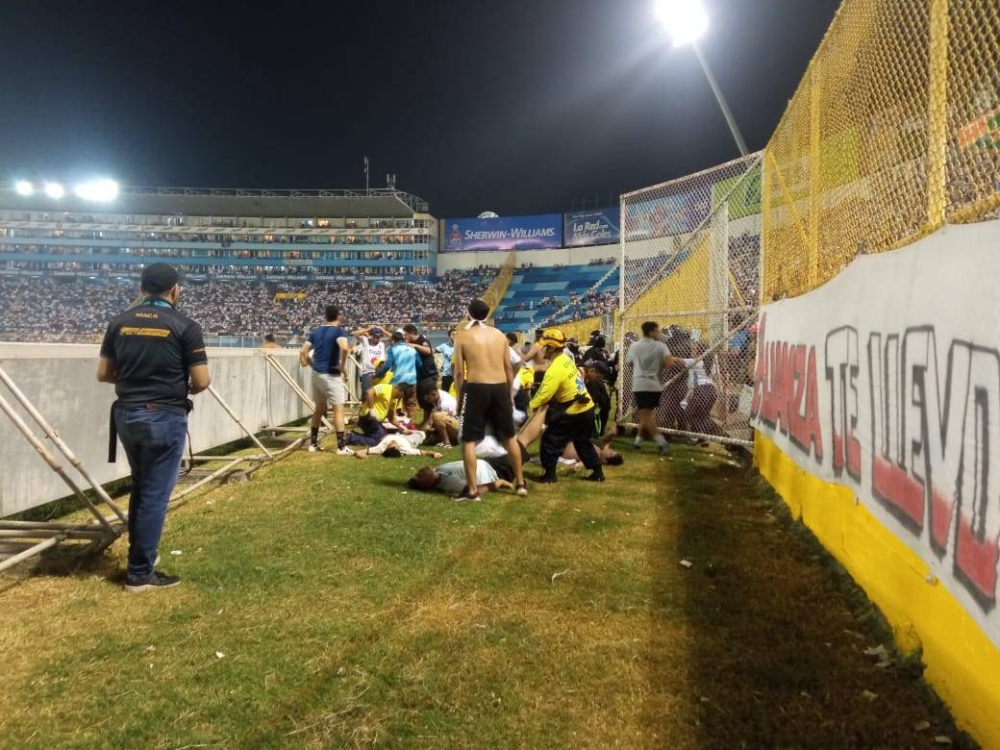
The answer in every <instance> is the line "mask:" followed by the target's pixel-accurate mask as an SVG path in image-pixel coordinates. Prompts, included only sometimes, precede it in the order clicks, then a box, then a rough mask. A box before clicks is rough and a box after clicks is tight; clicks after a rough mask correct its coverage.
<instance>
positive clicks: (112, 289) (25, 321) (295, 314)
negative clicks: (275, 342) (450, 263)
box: [0, 267, 496, 343]
mask: <svg viewBox="0 0 1000 750" xmlns="http://www.w3.org/2000/svg"><path fill="white" fill-rule="evenodd" d="M495 275H496V269H495V268H490V267H482V268H477V269H474V270H472V271H451V272H449V273H447V274H445V275H443V276H441V277H440V278H439V279H438V280H437V281H436V283H433V284H432V283H426V282H424V283H420V282H408V281H385V280H376V281H345V282H330V283H325V282H315V283H299V284H285V283H275V282H251V281H211V282H196V283H192V284H190V285H188V286H186V287H185V289H184V292H183V294H182V297H181V308H182V309H183V310H184V311H185V312H186V313H187V314H188V315H190V316H191V317H192V318H194V319H195V320H197V321H199V322H200V323H201V325H202V328H203V329H204V331H205V333H206V335H207V336H209V337H250V338H252V339H260V338H261V337H263V336H264V335H265V334H267V333H275V334H277V335H278V336H279V337H280V338H283V339H291V338H294V337H296V336H300V335H302V334H303V332H305V331H307V330H308V329H309V328H310V327H311V326H312V325H315V324H316V322H317V321H318V320H319V319H320V316H321V315H322V310H323V307H324V306H325V305H327V304H331V303H333V304H337V305H339V306H340V307H342V308H343V309H344V311H345V319H346V320H347V321H348V323H349V324H358V325H360V324H362V323H380V324H383V325H401V324H402V323H409V322H415V323H418V324H421V325H423V326H424V327H430V326H433V327H441V328H445V327H447V326H448V325H452V324H454V323H456V322H457V321H459V320H461V319H462V316H463V315H464V314H465V306H466V304H468V300H469V299H471V298H472V297H476V296H481V295H482V294H483V293H484V292H485V291H486V289H488V288H489V285H490V283H491V282H492V280H493V277H494V276H495ZM136 296H137V285H136V282H135V281H134V280H131V279H125V280H122V279H114V278H107V279H103V278H96V279H89V278H62V277H57V276H41V275H37V276H9V275H3V274H2V273H0V340H5V341H43V342H63V343H72V342H81V343H84V342H85V343H91V342H93V341H95V340H96V339H97V337H98V336H100V335H101V334H102V333H103V332H104V327H105V326H106V325H107V322H108V320H109V319H110V318H111V317H113V316H114V315H115V314H117V313H118V312H120V311H121V310H124V309H125V308H126V307H128V306H129V304H130V303H131V302H132V301H133V300H134V299H135V298H136Z"/></svg>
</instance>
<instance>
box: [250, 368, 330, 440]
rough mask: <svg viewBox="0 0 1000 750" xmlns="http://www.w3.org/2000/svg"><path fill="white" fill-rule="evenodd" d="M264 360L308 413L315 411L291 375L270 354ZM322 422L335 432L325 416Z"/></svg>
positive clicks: (314, 405)
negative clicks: (289, 388)
mask: <svg viewBox="0 0 1000 750" xmlns="http://www.w3.org/2000/svg"><path fill="white" fill-rule="evenodd" d="M264 359H266V360H267V362H268V364H270V365H271V366H272V367H273V368H274V369H275V371H276V372H277V373H278V374H279V375H280V376H281V378H282V379H283V380H284V381H285V382H286V383H288V385H289V387H291V389H292V390H293V391H295V394H296V395H297V396H298V397H299V399H300V400H301V401H302V403H303V404H305V405H306V406H308V407H309V411H310V412H312V411H314V410H315V409H316V404H314V403H313V400H312V399H311V398H309V396H307V395H306V392H305V391H304V390H302V388H301V387H300V386H299V384H298V383H296V382H295V378H293V377H292V376H291V375H289V374H288V370H286V369H285V368H284V367H282V366H281V363H280V362H279V361H278V360H276V359H275V358H274V357H272V356H271V355H270V354H265V355H264ZM322 422H323V426H324V427H326V428H327V429H328V430H329V431H330V432H335V430H334V429H333V425H332V424H330V420H329V419H327V418H326V416H324V417H323V418H322Z"/></svg>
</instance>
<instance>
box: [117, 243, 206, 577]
mask: <svg viewBox="0 0 1000 750" xmlns="http://www.w3.org/2000/svg"><path fill="white" fill-rule="evenodd" d="M141 289H142V293H143V295H144V296H145V299H143V301H142V302H141V303H140V304H139V305H137V306H136V307H133V308H132V309H130V310H126V311H125V312H123V313H122V314H121V315H119V316H118V317H116V318H115V319H114V320H112V321H111V323H110V325H109V326H108V330H107V332H106V333H105V334H104V343H103V344H101V358H100V360H99V361H98V364H97V379H98V380H99V381H100V382H102V383H114V384H115V393H116V394H117V395H118V400H117V401H115V402H114V404H113V405H112V407H111V413H112V421H111V451H110V453H111V455H110V456H109V459H110V460H111V461H114V450H115V440H116V434H117V437H118V438H120V439H121V442H122V446H123V447H124V448H125V454H126V456H128V464H129V467H130V468H131V470H132V496H131V499H130V500H129V509H128V510H129V512H128V531H129V550H128V575H127V577H126V579H125V589H126V590H127V591H146V590H149V589H154V588H163V587H166V586H174V585H176V584H178V583H180V578H178V577H177V576H169V575H165V574H163V573H161V572H159V571H157V570H154V569H153V565H154V563H155V562H156V559H157V554H156V550H157V547H158V546H159V544H160V535H161V533H162V532H163V521H164V518H165V517H166V514H167V502H168V500H169V499H170V493H171V492H173V489H174V485H175V484H176V483H177V476H178V472H179V471H180V464H181V457H182V456H183V454H184V442H185V439H186V437H187V415H188V412H189V411H190V410H191V402H190V401H189V400H188V394H189V393H199V392H201V391H203V390H205V389H206V388H208V386H209V385H210V383H211V380H210V378H209V374H208V358H207V357H206V355H205V340H204V337H203V336H202V332H201V327H200V326H199V325H198V324H197V323H195V322H194V321H192V320H190V319H189V318H187V317H186V316H184V315H182V314H181V313H179V312H177V309H176V305H177V298H178V297H179V296H180V293H181V287H180V277H179V276H178V274H177V271H176V270H175V269H174V268H173V267H172V266H170V265H169V264H167V263H153V264H151V265H149V266H147V267H146V268H145V269H144V270H143V272H142V284H141ZM189 379H190V380H189Z"/></svg>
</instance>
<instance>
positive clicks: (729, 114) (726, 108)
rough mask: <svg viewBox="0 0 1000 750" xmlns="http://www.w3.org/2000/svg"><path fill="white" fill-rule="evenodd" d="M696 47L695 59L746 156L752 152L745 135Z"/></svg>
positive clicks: (740, 148) (738, 145) (695, 45)
mask: <svg viewBox="0 0 1000 750" xmlns="http://www.w3.org/2000/svg"><path fill="white" fill-rule="evenodd" d="M691 46H692V47H694V54H695V57H697V58H698V62H700V63H701V69H702V70H703V71H705V77H706V78H707V79H708V85H709V86H711V87H712V93H713V94H715V100H716V101H717V102H718V103H719V107H720V108H721V109H722V115H723V117H725V118H726V124H727V125H729V132H731V133H732V134H733V140H735V141H736V146H737V147H738V148H739V150H740V155H741V156H746V155H747V154H749V153H750V152H749V151H748V150H747V144H746V141H744V140H743V134H742V133H740V129H739V128H738V127H737V126H736V119H735V118H734V117H733V113H732V112H731V111H730V110H729V104H727V103H726V98H725V97H724V96H723V95H722V89H720V88H719V84H718V82H717V81H716V80H715V76H714V75H712V70H711V68H709V67H708V61H707V60H705V58H704V56H703V55H702V54H701V50H700V49H699V48H698V45H697V44H692V45H691Z"/></svg>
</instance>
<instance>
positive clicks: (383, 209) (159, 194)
mask: <svg viewBox="0 0 1000 750" xmlns="http://www.w3.org/2000/svg"><path fill="white" fill-rule="evenodd" d="M0 209H5V210H15V211H49V212H57V211H58V212H68V213H74V214H80V213H82V214H107V213H114V214H140V215H141V214H154V215H168V216H170V215H174V216H180V215H183V216H259V217H269V218H284V217H287V218H300V217H301V218H311V217H320V218H338V217H345V218H355V217H356V218H362V217H372V218H406V217H410V216H413V214H415V213H427V212H428V210H429V208H428V205H427V202H426V201H424V200H421V199H420V198H418V197H417V196H415V195H411V194H410V193H406V192H403V191H401V190H395V189H392V188H373V189H371V190H369V191H363V190H243V189H238V188H234V189H227V188H144V187H132V188H122V189H121V192H120V193H119V194H118V197H117V198H116V199H115V200H114V201H113V202H111V203H93V202H90V201H85V200H82V199H81V198H78V197H77V196H76V195H73V194H72V193H70V192H67V193H66V195H65V196H64V197H63V198H61V199H59V200H54V199H52V198H49V197H47V196H46V195H44V194H43V193H39V192H36V193H35V194H34V195H32V196H28V197H24V196H21V195H18V194H17V193H16V192H15V191H13V190H9V189H0Z"/></svg>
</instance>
